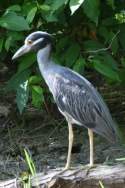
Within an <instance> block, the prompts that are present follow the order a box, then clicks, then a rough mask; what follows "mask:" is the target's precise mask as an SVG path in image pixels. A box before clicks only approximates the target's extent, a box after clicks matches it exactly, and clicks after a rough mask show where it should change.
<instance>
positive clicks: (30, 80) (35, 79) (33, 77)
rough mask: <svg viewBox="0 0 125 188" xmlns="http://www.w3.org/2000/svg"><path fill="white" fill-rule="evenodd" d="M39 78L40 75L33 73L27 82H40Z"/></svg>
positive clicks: (40, 78)
mask: <svg viewBox="0 0 125 188" xmlns="http://www.w3.org/2000/svg"><path fill="white" fill-rule="evenodd" d="M41 80H42V77H41V75H39V76H36V75H34V76H31V77H30V78H29V84H31V85H32V84H39V83H40V82H41Z"/></svg>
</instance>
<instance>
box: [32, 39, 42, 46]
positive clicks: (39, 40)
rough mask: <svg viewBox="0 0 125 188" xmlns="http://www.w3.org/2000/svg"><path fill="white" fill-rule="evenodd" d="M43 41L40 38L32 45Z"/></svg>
mask: <svg viewBox="0 0 125 188" xmlns="http://www.w3.org/2000/svg"><path fill="white" fill-rule="evenodd" d="M43 40H44V38H40V39H38V40H36V41H34V42H33V45H36V44H37V43H39V42H42V41H43Z"/></svg>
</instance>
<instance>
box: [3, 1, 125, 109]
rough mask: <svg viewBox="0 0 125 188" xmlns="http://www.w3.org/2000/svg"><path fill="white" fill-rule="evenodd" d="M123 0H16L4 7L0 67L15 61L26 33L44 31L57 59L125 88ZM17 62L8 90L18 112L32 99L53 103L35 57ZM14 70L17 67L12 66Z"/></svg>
mask: <svg viewBox="0 0 125 188" xmlns="http://www.w3.org/2000/svg"><path fill="white" fill-rule="evenodd" d="M124 9H125V2H124V0H119V1H115V0H105V1H100V0H93V1H91V0H61V1H59V0H54V1H53V0H38V1H34V0H32V1H31V0H24V1H21V0H14V1H9V0H7V1H3V0H1V4H0V53H1V56H0V64H1V66H2V64H3V63H4V62H9V63H10V61H11V57H12V55H13V54H14V52H15V51H16V50H17V49H18V48H19V47H20V46H21V45H22V44H23V41H24V38H25V36H26V35H27V34H29V33H31V32H33V31H36V30H42V31H47V32H49V33H51V34H52V35H53V37H54V40H55V50H54V53H53V59H54V60H55V61H56V62H58V63H60V64H62V65H65V66H68V67H70V68H72V69H74V70H76V71H78V72H79V73H81V74H84V75H85V74H86V71H88V70H89V72H90V74H93V71H94V72H98V73H99V74H100V75H101V77H103V79H104V80H105V81H106V82H107V83H108V84H119V85H123V86H124V84H125V58H124V50H125V24H124V23H125V10H124ZM18 61H19V63H18V65H17V63H15V65H14V66H15V67H17V70H16V71H15V70H14V71H13V72H15V73H14V75H13V76H12V77H11V79H10V80H9V81H8V84H7V87H6V89H8V90H14V91H15V92H16V102H17V106H18V109H19V111H20V113H22V111H23V110H24V108H25V107H26V105H27V102H28V100H29V101H30V102H32V104H33V105H34V106H36V107H39V108H40V107H42V105H44V104H45V99H46V100H48V101H50V96H49V94H48V90H47V88H45V87H44V81H43V80H42V78H41V76H40V74H39V71H38V69H37V68H36V67H37V66H36V57H35V54H28V55H27V56H24V57H22V58H20V59H19V60H18ZM14 66H13V67H14Z"/></svg>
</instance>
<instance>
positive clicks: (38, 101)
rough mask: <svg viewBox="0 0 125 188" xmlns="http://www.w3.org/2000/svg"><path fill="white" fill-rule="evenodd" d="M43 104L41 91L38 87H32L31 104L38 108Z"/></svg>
mask: <svg viewBox="0 0 125 188" xmlns="http://www.w3.org/2000/svg"><path fill="white" fill-rule="evenodd" d="M43 102H44V95H43V89H42V88H41V87H40V86H36V85H34V86H32V104H33V105H34V106H35V107H38V108H40V107H41V105H42V104H43Z"/></svg>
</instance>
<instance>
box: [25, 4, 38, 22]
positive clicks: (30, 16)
mask: <svg viewBox="0 0 125 188" xmlns="http://www.w3.org/2000/svg"><path fill="white" fill-rule="evenodd" d="M36 12H37V7H33V8H32V9H31V10H30V11H29V13H28V15H27V18H26V20H27V22H28V23H29V24H30V23H31V22H32V21H33V19H34V17H35V15H36Z"/></svg>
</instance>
